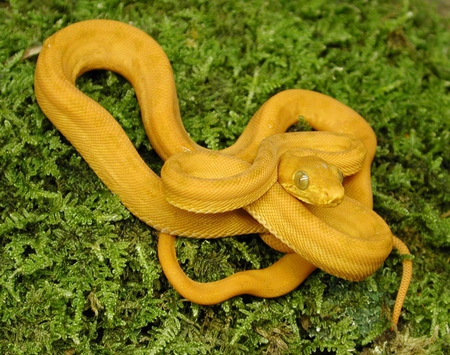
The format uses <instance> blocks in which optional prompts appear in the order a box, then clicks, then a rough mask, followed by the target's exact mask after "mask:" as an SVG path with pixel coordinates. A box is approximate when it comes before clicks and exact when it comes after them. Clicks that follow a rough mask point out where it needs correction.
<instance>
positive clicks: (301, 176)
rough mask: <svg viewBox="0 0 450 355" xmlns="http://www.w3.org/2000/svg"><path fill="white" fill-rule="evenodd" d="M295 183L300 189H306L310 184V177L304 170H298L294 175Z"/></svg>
mask: <svg viewBox="0 0 450 355" xmlns="http://www.w3.org/2000/svg"><path fill="white" fill-rule="evenodd" d="M294 183H295V185H297V187H298V188H299V189H300V190H306V189H307V188H308V185H309V177H308V174H306V173H305V172H304V171H297V172H296V173H295V175H294Z"/></svg>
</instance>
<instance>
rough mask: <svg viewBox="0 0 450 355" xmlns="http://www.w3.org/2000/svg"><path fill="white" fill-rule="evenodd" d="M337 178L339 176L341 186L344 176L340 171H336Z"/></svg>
mask: <svg viewBox="0 0 450 355" xmlns="http://www.w3.org/2000/svg"><path fill="white" fill-rule="evenodd" d="M338 176H339V182H340V183H341V184H342V182H343V181H344V174H342V171H340V170H339V169H338Z"/></svg>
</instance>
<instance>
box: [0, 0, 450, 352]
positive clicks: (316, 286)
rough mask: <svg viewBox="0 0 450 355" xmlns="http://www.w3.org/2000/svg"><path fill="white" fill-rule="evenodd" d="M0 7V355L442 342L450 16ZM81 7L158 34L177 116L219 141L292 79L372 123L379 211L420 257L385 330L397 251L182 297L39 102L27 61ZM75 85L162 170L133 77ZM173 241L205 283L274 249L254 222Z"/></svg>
mask: <svg viewBox="0 0 450 355" xmlns="http://www.w3.org/2000/svg"><path fill="white" fill-rule="evenodd" d="M0 18H1V19H2V21H1V22H0V31H1V36H0V93H1V94H0V95H1V96H0V125H1V129H0V179H1V186H2V189H1V191H0V194H1V197H0V207H1V208H0V214H1V219H0V260H1V263H0V332H1V334H0V353H2V354H36V353H41V354H42V353H61V354H114V353H123V354H128V353H129V354H140V353H142V354H164V353H167V354H261V353H265V354H289V353H291V354H348V353H359V352H363V353H365V354H368V353H371V354H394V353H395V354H404V353H405V354H406V353H408V354H420V353H430V354H447V353H449V352H450V349H449V345H448V344H450V334H449V328H448V324H449V316H448V314H449V309H450V291H449V288H448V280H449V279H450V266H449V265H450V264H449V260H448V248H449V247H450V218H449V211H450V194H449V193H448V191H449V189H448V187H449V186H450V174H449V170H450V161H449V157H450V119H449V117H450V95H449V90H450V72H449V70H448V68H449V67H450V61H449V56H448V48H449V45H450V31H449V24H448V22H446V21H445V20H443V19H440V18H438V17H437V16H436V15H435V14H434V10H433V9H432V8H430V5H428V4H425V3H423V2H419V1H418V0H417V1H377V2H367V1H362V0H355V1H352V2H330V1H322V0H315V1H308V2H292V1H272V2H264V1H251V2H242V1H229V0H227V1H201V0H191V1H186V2H178V1H170V0H169V1H164V2H162V1H161V2H157V3H156V4H149V3H148V2H146V1H140V2H139V1H136V2H131V1H121V2H119V1H116V0H105V1H102V2H98V1H92V0H83V1H76V2H73V1H64V0H45V1H40V2H34V3H33V2H26V1H22V0H17V1H11V2H0ZM88 18H110V19H116V20H120V21H124V22H129V23H132V24H134V25H135V26H137V27H139V28H141V29H143V30H144V31H146V32H147V33H149V34H150V35H152V36H153V37H154V38H155V39H156V40H157V41H158V42H159V43H160V44H161V45H162V46H163V48H164V49H165V50H166V52H167V55H168V56H169V58H170V60H171V62H172V64H173V67H174V72H175V79H176V82H177V88H178V95H179V98H180V105H181V110H182V115H183V119H184V123H185V126H186V128H187V130H188V131H189V132H190V134H191V136H192V137H193V139H195V140H196V141H198V142H200V143H202V144H204V145H206V146H208V147H210V148H222V147H224V146H226V145H229V144H231V143H232V142H233V141H234V140H235V139H236V137H238V136H239V134H240V132H242V130H243V129H244V127H245V125H246V123H247V122H248V120H249V118H250V117H251V115H252V114H253V113H254V112H255V111H256V110H257V108H258V107H259V106H260V105H261V104H262V103H263V102H264V101H265V100H267V99H268V98H269V97H270V96H271V95H273V94H275V93H276V92H278V91H281V90H284V89H289V88H294V87H295V88H306V89H311V90H317V91H320V92H323V93H325V94H328V95H330V96H333V97H335V98H337V99H338V100H340V101H342V102H344V103H346V104H348V105H349V106H351V107H353V108H354V109H356V110H357V111H358V112H360V113H361V114H362V115H363V116H364V117H365V118H366V119H367V120H368V121H369V122H370V124H371V125H372V127H373V128H374V130H375V131H376V134H377V137H378V139H379V147H378V152H377V157H376V160H375V162H374V166H373V185H374V197H375V209H376V211H377V212H378V213H379V214H380V215H382V216H383V217H384V218H385V219H386V220H387V221H388V223H389V225H390V226H391V228H392V229H393V231H394V232H395V234H396V235H397V236H399V237H400V238H402V239H403V240H404V241H405V242H406V243H407V244H408V245H409V246H410V248H411V251H412V252H413V253H414V254H415V260H414V262H415V264H414V265H415V271H414V279H413V283H412V285H411V288H410V291H409V294H408V298H407V300H406V303H405V307H404V311H403V314H402V318H401V323H400V331H399V333H397V334H394V335H392V334H391V333H389V332H385V331H386V329H388V328H389V321H388V319H389V310H390V309H392V306H393V302H394V298H395V293H396V290H397V287H398V283H399V277H400V273H401V264H400V258H399V257H398V256H397V255H396V254H393V255H392V257H390V258H389V259H388V260H387V261H386V263H385V264H384V266H383V267H382V268H381V269H380V270H379V271H378V272H377V273H375V274H374V275H373V276H371V277H369V278H368V279H367V280H366V281H364V282H361V283H350V282H346V281H343V280H340V279H337V278H335V277H332V276H330V275H327V274H325V273H322V272H316V273H314V274H313V275H312V276H311V277H310V278H308V280H307V281H306V282H305V283H304V284H303V285H302V286H301V287H299V288H298V289H297V290H296V291H294V292H292V293H290V294H288V295H286V296H284V297H280V298H278V299H273V300H267V299H257V298H253V297H246V296H244V297H236V298H234V299H232V300H229V301H227V302H224V303H223V304H220V305H217V306H214V307H200V306H198V305H195V304H191V303H190V302H186V301H185V300H183V299H181V298H180V296H179V295H178V294H177V293H176V292H175V291H174V290H173V289H172V288H171V287H170V286H169V285H168V284H167V281H166V279H165V278H164V276H163V275H162V274H161V269H160V267H159V264H158V262H157V258H156V253H155V247H156V236H155V235H154V232H153V231H152V230H151V229H150V228H149V227H148V226H146V225H144V224H142V223H141V222H139V221H138V220H136V219H135V218H134V217H133V216H132V215H131V214H130V213H129V212H128V211H127V210H126V209H125V208H124V207H123V206H122V205H121V204H120V202H119V201H118V199H117V198H116V197H115V196H113V195H112V194H111V193H110V192H109V191H108V190H107V189H106V188H105V186H104V185H103V184H102V183H101V182H100V181H99V180H98V178H97V177H96V176H95V174H94V173H93V172H92V171H91V170H90V169H89V168H88V166H87V165H86V164H85V163H84V161H83V160H82V159H81V158H80V156H79V155H78V154H77V152H76V151H75V150H74V149H73V147H72V146H71V145H70V144H68V142H67V141H66V140H65V139H64V138H63V137H62V136H61V135H60V134H59V133H58V132H57V131H56V130H55V129H54V127H53V126H52V125H51V123H50V122H49V121H48V120H47V119H46V118H45V117H44V115H43V114H42V113H41V111H40V110H39V107H38V106H37V104H36V101H35V97H34V92H33V73H34V68H35V58H29V59H27V60H20V58H21V56H22V54H23V52H24V51H25V49H27V48H30V47H32V46H34V45H37V44H40V43H42V42H43V40H44V39H45V38H46V37H48V36H50V35H51V34H52V33H54V32H55V31H57V30H58V29H60V28H63V27H65V26H67V25H69V24H70V23H73V22H76V21H80V20H84V19H88ZM149 65H151V63H149ZM78 84H79V86H80V88H81V89H82V90H83V91H84V92H85V93H87V94H88V95H90V96H92V97H94V98H95V99H97V100H98V101H99V102H100V103H101V104H102V105H104V106H105V107H106V108H108V109H109V110H110V111H111V112H112V113H113V114H114V115H115V117H117V119H118V120H119V121H120V122H121V124H122V125H123V126H124V128H125V130H126V132H127V133H128V135H129V136H130V138H131V139H132V141H133V143H134V144H135V146H136V147H137V149H138V150H139V152H140V153H141V155H142V156H143V157H144V159H145V160H146V161H147V162H148V163H149V164H150V166H151V167H152V168H154V169H155V170H157V169H158V167H159V166H160V165H161V162H160V160H159V159H158V158H157V157H156V156H155V153H154V152H153V151H152V149H151V146H150V144H149V143H148V141H147V140H146V137H145V134H144V131H143V128H142V125H141V123H140V121H139V119H138V115H139V109H138V106H137V102H136V100H135V98H134V93H133V89H132V88H131V86H130V85H129V84H128V83H127V82H125V81H124V80H123V79H122V78H121V77H118V76H117V75H115V74H112V73H99V72H95V73H88V74H86V75H84V76H83V77H82V78H81V79H80V80H79V82H78ZM178 244H179V250H178V253H179V256H180V259H181V260H182V261H183V263H184V265H185V269H186V271H187V272H188V273H189V274H190V275H191V276H192V277H193V278H196V279H199V280H212V279H216V278H219V277H223V276H224V275H228V274H230V273H233V272H235V271H237V270H240V269H242V268H249V267H261V266H265V265H267V264H268V263H270V262H272V261H273V260H275V259H276V258H277V257H279V256H278V255H276V254H274V253H273V252H271V251H269V250H268V249H267V248H266V247H265V246H264V245H262V244H261V242H260V241H259V240H258V238H256V237H253V236H250V237H240V238H234V239H224V240H220V241H196V240H187V239H183V240H180V241H179V243H178ZM211 261H213V262H211ZM418 344H419V345H420V346H418Z"/></svg>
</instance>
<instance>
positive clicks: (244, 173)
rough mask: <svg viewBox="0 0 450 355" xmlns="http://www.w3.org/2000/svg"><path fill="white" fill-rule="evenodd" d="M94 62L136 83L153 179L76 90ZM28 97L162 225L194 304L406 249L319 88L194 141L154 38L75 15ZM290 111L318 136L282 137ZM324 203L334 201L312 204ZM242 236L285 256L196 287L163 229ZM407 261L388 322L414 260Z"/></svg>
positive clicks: (361, 136) (369, 263) (365, 163)
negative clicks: (234, 130) (223, 140)
mask: <svg viewBox="0 0 450 355" xmlns="http://www.w3.org/2000/svg"><path fill="white" fill-rule="evenodd" d="M93 69H107V70H112V71H115V72H117V73H119V74H121V75H123V76H124V77H125V78H126V79H128V80H129V81H130V82H131V84H132V85H133V87H134V89H135V91H136V95H137V98H138V101H139V105H140V108H141V112H142V119H143V122H144V126H145V129H146V132H147V135H148V137H149V139H150V141H151V144H152V147H153V148H154V149H155V151H156V152H157V153H158V154H159V155H160V157H161V158H162V159H164V160H166V163H165V165H164V166H163V170H162V173H161V175H162V178H163V180H162V179H161V178H160V177H159V176H158V175H156V174H155V173H154V172H153V171H152V170H151V169H150V168H149V167H148V166H147V165H146V164H145V163H144V161H143V160H142V159H141V157H140V156H139V154H138V153H137V151H136V149H135V148H134V147H133V145H132V143H131V142H130V140H129V139H128V137H127V136H126V134H125V133H124V131H123V129H122V128H121V127H120V125H119V124H118V123H117V122H116V120H115V119H114V118H113V117H112V116H111V115H110V114H109V113H108V112H107V111H106V110H105V109H104V108H103V107H101V106H100V105H99V104H98V103H97V102H95V101H93V100H92V99H90V98H88V97H87V96H86V95H84V94H83V93H82V92H80V91H79V90H78V89H77V88H76V86H75V80H76V78H77V77H78V76H80V75H81V74H83V73H85V72H86V71H89V70H93ZM35 92H36V98H37V100H38V102H39V105H40V107H41V108H42V110H43V112H44V113H45V114H46V115H47V117H48V118H49V119H50V120H51V121H52V122H53V124H54V125H55V126H56V127H57V129H58V130H59V131H61V133H62V134H63V135H64V136H65V137H66V138H67V139H68V140H69V141H70V142H71V143H72V144H73V145H74V147H75V148H76V149H77V150H78V152H79V153H80V154H81V155H82V156H83V158H84V159H85V160H86V161H87V162H88V164H89V165H90V166H91V168H92V169H93V170H94V171H95V173H96V174H97V175H98V176H99V178H100V179H101V180H102V181H103V182H104V183H105V184H106V185H107V186H108V188H109V189H110V190H111V191H112V192H114V193H116V194H117V195H118V196H119V197H120V199H121V201H122V203H123V204H124V205H125V206H126V207H127V208H128V209H129V210H130V211H131V212H132V213H133V214H134V215H135V216H137V217H138V218H139V219H141V220H142V221H144V222H145V223H147V224H148V225H150V226H152V227H153V228H155V229H157V230H159V231H160V232H161V233H160V237H159V246H158V253H159V258H160V261H161V264H162V266H163V269H164V272H165V274H166V275H167V277H168V279H169V281H170V282H171V283H172V285H173V286H174V287H175V288H176V289H177V290H178V291H179V292H180V293H181V294H182V295H183V296H184V297H186V298H188V299H190V300H191V301H193V302H197V303H200V304H213V303H217V302H221V301H223V300H225V299H228V298H230V297H233V296H235V295H238V294H243V293H249V294H253V295H257V296H260V297H277V296H279V295H283V294H285V293H287V292H289V291H291V290H292V289H294V288H295V287H297V286H298V285H299V284H300V283H301V282H302V281H303V280H304V279H305V278H306V277H307V276H308V275H309V274H310V273H311V272H312V271H313V270H314V269H315V268H316V267H318V268H320V269H322V270H324V271H327V272H329V273H331V274H333V275H336V276H338V277H342V278H345V279H347V280H352V281H358V280H362V279H364V278H365V277H367V276H369V275H371V274H372V273H374V272H375V271H376V270H377V269H378V268H379V267H380V265H381V264H382V263H383V261H384V260H385V259H386V257H387V256H388V255H389V253H390V252H391V250H392V247H393V246H395V247H397V248H398V249H399V250H400V252H401V253H403V254H408V253H409V251H408V249H407V248H406V246H405V245H404V244H403V243H402V242H401V241H400V240H399V239H397V238H396V237H394V236H393V235H392V233H391V231H390V229H389V227H388V226H387V225H386V223H385V222H384V221H383V220H382V219H381V217H379V216H378V215H377V214H376V213H375V212H373V210H372V191H371V182H370V165H371V162H372V160H373V157H374V155H375V149H376V138H375V135H374V133H373V131H372V129H371V128H370V126H369V125H368V123H367V122H366V121H365V120H364V119H363V118H362V117H361V116H360V115H359V114H357V113H356V112H355V111H353V110H352V109H350V108H349V107H347V106H345V105H343V104H341V103H339V102H338V101H336V100H334V99H332V98H330V97H327V96H325V95H322V94H319V93H316V92H312V91H306V90H287V91H283V92H281V93H279V94H277V95H275V96H274V97H272V98H271V99H269V100H268V101H267V102H266V103H265V104H264V105H263V106H262V107H261V108H260V110H259V111H258V112H257V113H256V114H255V115H254V117H253V118H252V119H251V121H250V122H249V124H248V126H247V128H246V129H245V131H244V132H243V133H242V135H241V136H240V137H239V139H238V140H237V142H236V143H235V144H233V145H232V146H231V147H228V148H226V149H224V150H222V151H220V152H212V151H210V150H207V149H205V148H202V147H201V146H199V145H197V144H196V143H194V142H193V141H192V140H191V139H190V138H189V136H188V133H187V132H186V131H185V129H184V127H183V124H182V121H181V118H180V112H179V107H178V100H177V95H176V89H175V84H174V80H173V73H172V69H171V66H170V63H169V61H168V59H167V57H166V55H165V53H164V52H163V50H162V49H161V48H160V46H159V45H158V44H157V43H156V42H155V41H154V40H153V39H152V38H151V37H149V36H148V35H147V34H145V33H144V32H142V31H140V30H138V29H136V28H134V27H132V26H129V25H126V24H123V23H120V22H116V21H110V20H89V21H84V22H80V23H76V24H74V25H71V26H68V27H66V28H64V29H63V30H61V31H59V32H57V33H56V34H54V35H53V36H51V37H50V38H48V39H47V40H46V42H45V44H44V46H43V49H42V52H41V54H40V56H39V59H38V63H37V67H36V75H35ZM299 116H303V117H304V119H305V120H306V121H307V122H308V123H309V124H310V125H311V126H312V127H313V128H314V129H316V130H317V131H324V132H301V133H283V132H285V131H286V129H287V128H288V127H289V126H291V125H292V124H294V123H296V121H297V120H298V117H299ZM282 133H283V134H282ZM278 159H281V161H282V162H280V163H278ZM314 164H315V165H314ZM308 169H309V171H310V173H308V172H307V171H308ZM320 169H322V170H320ZM330 171H331V173H330ZM314 173H316V177H315V178H311V176H314ZM327 174H328V175H327ZM330 174H331V175H330ZM339 174H343V176H345V177H344V178H343V183H342V185H341V184H340V181H338V184H337V185H338V186H337V187H336V183H335V180H333V176H334V177H336V176H338V177H337V179H338V180H339V179H342V176H340V177H339ZM330 176H331V178H330ZM305 177H306V178H305ZM277 179H278V181H277ZM296 179H297V180H296ZM305 179H306V181H307V182H306V184H305V185H303V186H300V187H302V188H300V189H299V188H298V187H299V184H304V182H305ZM308 179H309V180H308ZM300 180H301V181H302V182H300ZM305 186H307V187H306V188H305ZM342 186H343V187H344V188H345V196H344V195H343V191H344V190H343V189H342ZM293 190H305V191H306V190H307V192H306V194H305V191H298V192H299V194H300V195H301V196H297V197H298V198H300V199H301V200H302V201H306V202H309V204H308V203H304V202H301V201H299V200H298V199H297V198H296V197H293V195H292V194H291V193H293V194H294V195H295V191H293ZM287 191H290V192H291V193H289V192H287ZM302 194H303V195H302ZM305 195H306V196H305ZM317 196H319V197H317ZM169 201H170V202H169ZM311 203H312V204H311ZM326 204H329V205H330V206H335V207H322V206H321V205H326ZM250 233H262V234H264V236H263V237H264V240H266V241H267V243H268V244H269V245H272V246H273V247H275V248H277V249H280V250H283V251H286V252H289V253H288V254H286V255H285V256H284V257H282V258H281V259H280V260H279V261H278V262H276V263H275V264H273V265H272V266H270V267H268V268H267V269H263V270H249V271H244V272H240V273H237V274H235V275H232V276H230V277H229V278H226V279H224V280H221V281H217V282H213V283H206V284H201V283H197V282H195V281H192V280H190V279H189V278H188V277H187V276H186V275H185V274H184V273H183V271H182V270H181V268H180V266H179V265H178V262H177V259H176V255H175V248H174V237H173V236H174V235H180V236H186V237H193V238H217V237H225V236H234V235H239V234H250ZM269 234H271V235H272V236H270V235H269ZM404 267H405V271H404V277H403V280H402V285H401V288H400V291H399V295H398V299H397V303H396V307H395V310H394V314H393V323H394V324H396V323H397V319H398V317H399V315H400V309H401V305H402V302H403V298H404V296H405V294H406V290H407V288H408V284H409V279H410V277H411V270H412V264H411V261H410V260H406V261H404Z"/></svg>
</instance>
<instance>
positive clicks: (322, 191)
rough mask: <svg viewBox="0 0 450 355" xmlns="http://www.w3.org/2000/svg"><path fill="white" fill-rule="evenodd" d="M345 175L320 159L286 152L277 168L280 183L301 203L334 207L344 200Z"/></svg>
mask: <svg viewBox="0 0 450 355" xmlns="http://www.w3.org/2000/svg"><path fill="white" fill-rule="evenodd" d="M343 180H344V176H343V174H342V172H341V171H340V170H339V169H338V168H337V167H336V166H335V165H333V164H330V163H328V162H326V161H325V160H323V159H322V158H319V157H317V156H299V155H296V154H295V153H292V152H286V153H285V154H283V156H282V157H281V159H280V163H279V165H278V182H279V183H280V184H281V186H283V187H284V189H285V190H286V191H287V192H289V193H290V194H291V195H293V196H294V197H296V198H298V199H299V200H300V201H303V202H306V203H309V204H311V205H314V206H320V207H335V206H337V205H339V204H340V203H341V202H342V200H343V199H344V187H343V186H342V182H343Z"/></svg>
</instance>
